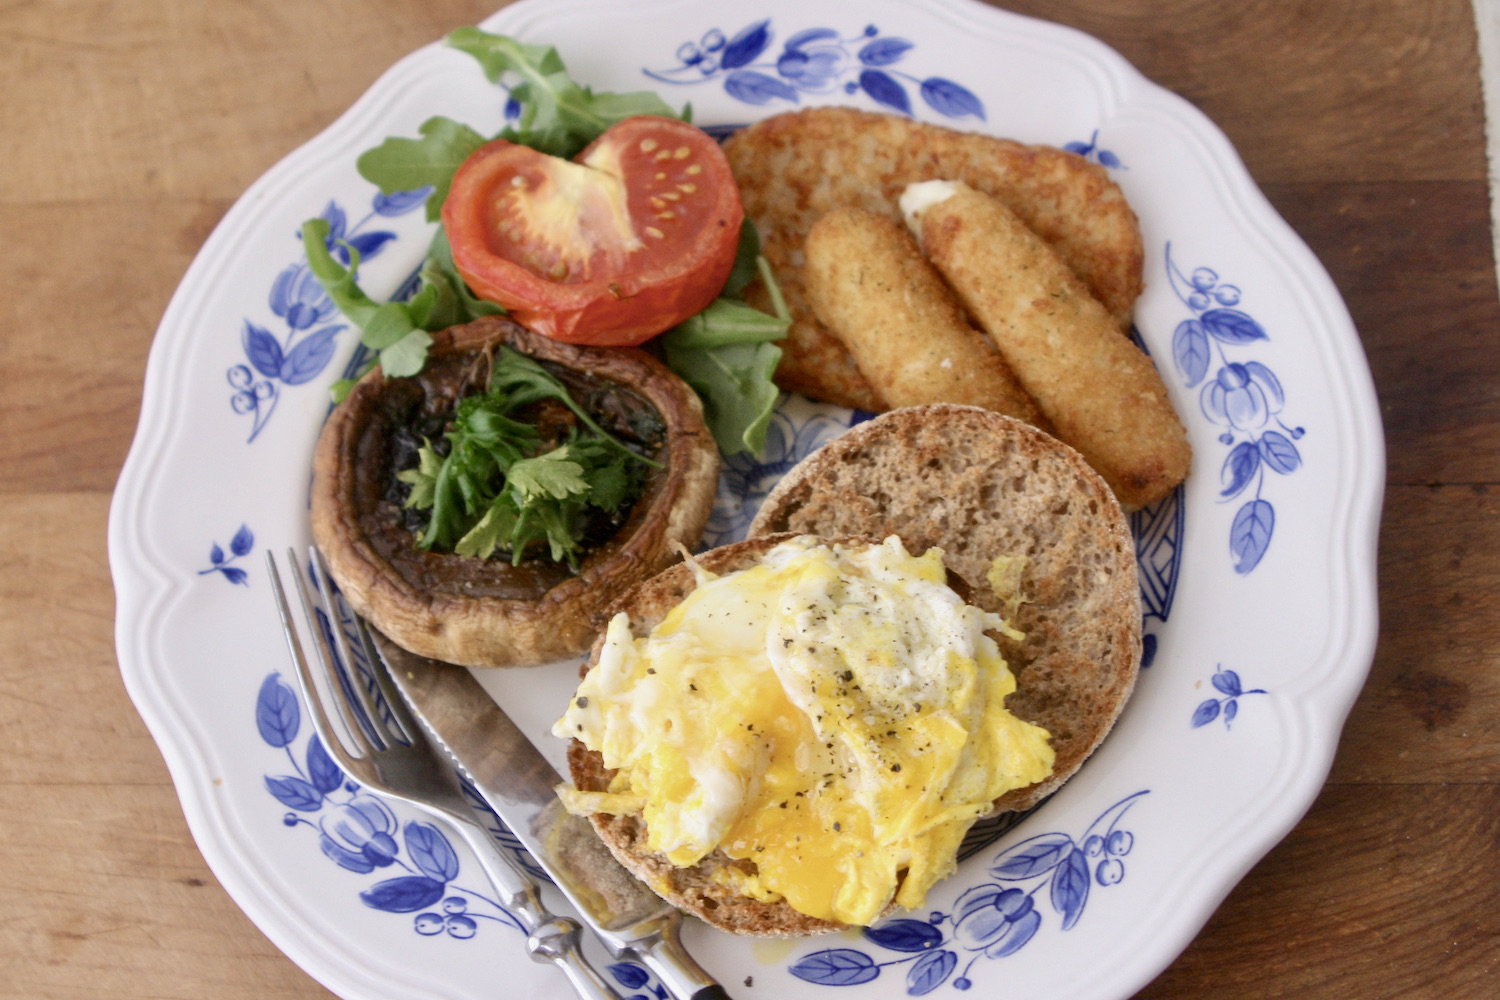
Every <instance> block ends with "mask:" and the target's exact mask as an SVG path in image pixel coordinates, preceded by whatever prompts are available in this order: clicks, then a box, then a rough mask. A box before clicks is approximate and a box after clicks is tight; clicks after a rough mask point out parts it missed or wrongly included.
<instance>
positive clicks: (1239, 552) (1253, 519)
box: [1229, 500, 1276, 574]
mask: <svg viewBox="0 0 1500 1000" xmlns="http://www.w3.org/2000/svg"><path fill="white" fill-rule="evenodd" d="M1275 527H1276V511H1275V510H1274V509H1273V508H1272V507H1271V505H1270V503H1269V502H1267V501H1265V500H1251V501H1250V502H1249V503H1247V504H1245V506H1243V507H1241V508H1240V510H1239V513H1237V514H1235V515H1234V523H1233V524H1232V525H1230V526H1229V552H1230V554H1231V555H1233V556H1234V571H1235V572H1236V573H1240V574H1245V573H1248V572H1250V571H1251V570H1252V569H1254V568H1255V567H1256V566H1257V565H1258V564H1259V563H1260V560H1261V557H1262V556H1264V555H1265V554H1266V549H1267V548H1268V547H1270V544H1271V532H1272V531H1273V530H1274V529H1275Z"/></svg>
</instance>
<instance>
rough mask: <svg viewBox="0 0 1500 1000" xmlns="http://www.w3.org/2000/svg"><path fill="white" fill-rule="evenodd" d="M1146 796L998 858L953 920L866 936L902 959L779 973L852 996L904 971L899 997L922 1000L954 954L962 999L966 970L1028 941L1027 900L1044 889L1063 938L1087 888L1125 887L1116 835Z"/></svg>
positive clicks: (857, 954)
mask: <svg viewBox="0 0 1500 1000" xmlns="http://www.w3.org/2000/svg"><path fill="white" fill-rule="evenodd" d="M1149 791H1150V790H1149V789H1145V790H1142V791H1139V792H1136V793H1134V794H1133V795H1127V796H1126V797H1125V798H1123V799H1121V800H1120V801H1118V802H1116V803H1115V804H1114V805H1112V806H1110V807H1109V808H1108V809H1106V810H1104V812H1102V813H1100V814H1099V818H1098V819H1096V820H1094V822H1093V823H1091V824H1090V825H1089V828H1088V829H1087V830H1085V831H1084V832H1083V835H1082V836H1081V837H1078V838H1077V839H1074V838H1073V837H1071V836H1069V835H1068V834H1066V833H1042V834H1037V835H1036V836H1034V837H1029V838H1027V839H1026V840H1023V841H1021V842H1020V843H1018V844H1013V845H1012V846H1010V847H1008V848H1006V849H1005V850H1003V851H1001V852H1000V853H999V854H997V855H995V857H994V859H993V860H992V862H991V864H990V867H989V873H990V874H991V875H993V876H994V877H995V878H996V879H997V881H995V882H984V883H981V884H979V885H975V886H973V887H971V888H969V889H968V890H966V891H965V892H964V893H963V895H961V896H959V897H958V899H957V901H956V902H955V903H954V907H953V910H952V912H949V913H944V912H942V911H940V910H934V911H933V912H932V913H931V914H930V915H929V916H928V918H927V919H926V920H917V919H913V918H911V917H898V918H896V919H893V920H887V921H885V922H884V923H881V924H878V925H876V926H874V927H869V928H866V929H865V931H864V936H865V939H866V940H868V941H870V942H871V943H873V944H876V945H878V946H879V947H881V948H884V949H886V950H887V951H893V952H897V953H899V954H901V955H902V956H904V957H901V958H890V959H887V960H885V961H879V960H877V959H876V958H875V957H872V956H871V955H870V953H869V952H867V951H863V950H861V949H859V948H824V949H822V950H820V951H815V952H811V953H809V954H807V955H804V956H802V957H801V958H799V959H797V960H796V961H795V962H793V963H792V964H791V965H790V966H788V968H787V971H788V972H790V973H791V974H792V975H794V976H796V977H797V978H798V979H803V980H806V981H807V982H810V983H816V984H818V985H819V986H858V985H860V984H862V983H868V982H870V981H871V980H873V979H876V978H878V977H879V976H880V972H881V970H882V969H884V968H887V967H889V966H897V965H903V964H905V963H907V962H911V963H912V964H911V965H910V967H908V968H907V970H906V992H907V994H908V995H909V996H914V997H915V996H923V995H924V994H927V993H931V992H932V991H933V990H935V989H937V988H938V987H939V986H941V985H943V983H945V982H947V981H948V978H949V977H950V976H952V975H953V973H954V971H955V970H956V969H957V968H958V965H959V962H960V961H961V960H962V958H961V956H960V955H959V949H960V948H961V949H963V950H964V951H967V952H969V953H970V957H969V959H968V961H967V962H966V963H965V965H964V967H963V971H962V972H961V973H959V975H958V977H957V978H955V979H954V980H953V982H952V985H953V987H954V988H955V989H959V990H967V989H968V988H969V987H970V986H972V985H973V983H972V981H971V980H970V979H969V978H968V973H969V970H970V969H972V968H973V966H974V963H975V962H977V961H979V959H980V958H988V959H1001V958H1005V957H1007V956H1009V955H1014V954H1015V953H1016V952H1018V951H1020V950H1021V949H1022V948H1024V947H1025V946H1026V944H1027V943H1028V942H1029V941H1031V939H1032V938H1033V937H1035V936H1036V933H1037V931H1038V930H1040V929H1041V926H1042V911H1041V910H1040V909H1038V906H1037V903H1036V901H1035V899H1036V896H1037V895H1038V894H1039V893H1040V892H1041V890H1042V889H1044V888H1045V889H1046V890H1047V899H1048V902H1049V904H1050V905H1051V907H1052V910H1053V912H1055V913H1056V914H1057V916H1058V918H1059V924H1058V926H1059V927H1060V929H1062V930H1065V931H1066V930H1071V929H1072V928H1073V927H1074V925H1076V924H1077V923H1078V921H1079V919H1080V918H1081V917H1082V916H1083V910H1084V907H1085V906H1086V905H1087V904H1088V900H1089V891H1090V888H1091V886H1093V885H1096V884H1097V885H1099V886H1101V887H1108V886H1112V885H1117V884H1118V883H1119V882H1120V881H1121V880H1122V879H1123V878H1124V877H1125V862H1124V858H1125V856H1126V855H1127V854H1129V853H1130V851H1131V848H1132V847H1134V846H1135V835H1134V834H1133V833H1131V832H1130V831H1129V830H1125V829H1123V828H1121V826H1120V821H1121V820H1122V819H1123V818H1124V816H1125V813H1126V812H1127V811H1129V809H1130V807H1131V806H1133V805H1135V804H1136V803H1137V802H1138V801H1140V799H1141V798H1142V797H1143V796H1145V795H1147V794H1148V793H1149ZM1002 883H1010V884H1008V885H1006V884H1002ZM945 925H946V927H947V929H946V930H945V929H944V928H945Z"/></svg>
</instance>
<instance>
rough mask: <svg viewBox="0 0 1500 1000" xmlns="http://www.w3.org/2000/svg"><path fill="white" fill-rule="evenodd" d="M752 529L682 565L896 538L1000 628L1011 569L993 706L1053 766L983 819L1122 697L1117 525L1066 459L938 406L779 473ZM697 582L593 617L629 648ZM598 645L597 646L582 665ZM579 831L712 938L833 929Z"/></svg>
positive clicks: (653, 587) (742, 562)
mask: <svg viewBox="0 0 1500 1000" xmlns="http://www.w3.org/2000/svg"><path fill="white" fill-rule="evenodd" d="M750 534H751V537H750V538H749V539H747V540H745V541H743V542H737V543H735V544H733V545H726V546H723V547H721V548H717V549H713V550H710V551H708V552H704V553H702V554H700V555H698V556H696V557H695V560H696V562H697V563H698V564H699V565H700V566H702V567H703V568H704V569H707V570H709V571H711V572H713V573H718V574H723V573H727V572H731V571H733V570H737V569H744V568H747V567H749V566H752V565H754V564H755V563H756V562H758V561H759V560H760V558H761V557H762V556H763V554H764V553H765V552H767V551H768V550H769V549H771V548H772V547H774V546H775V545H777V544H779V543H781V542H783V541H785V540H786V539H788V538H791V537H795V536H796V535H800V534H814V535H818V536H820V537H822V538H823V539H825V540H827V541H832V542H850V541H876V540H879V539H881V538H884V537H887V536H888V535H891V534H895V535H899V536H900V537H901V539H902V540H903V542H904V543H905V544H906V546H907V549H908V550H909V551H911V552H913V553H921V552H924V551H926V549H928V548H929V547H931V546H934V545H936V546H940V547H941V548H942V549H943V550H944V561H945V563H946V565H947V567H948V569H949V572H950V579H951V580H952V582H953V583H954V585H955V589H956V590H958V591H959V593H960V594H961V596H963V597H964V599H965V600H967V601H969V602H970V603H973V604H975V605H977V606H979V607H982V608H985V609H986V610H990V611H994V612H996V613H999V614H1002V615H1007V617H1010V616H1009V615H1008V614H1007V612H1008V611H1009V610H1010V604H1009V602H1008V601H1007V600H1006V598H1005V597H1004V596H1002V595H999V594H997V593H996V592H995V589H994V587H993V586H992V585H991V584H990V582H989V580H988V579H987V577H988V574H989V571H990V568H991V565H992V564H993V561H994V559H995V557H996V556H1002V555H1003V556H1011V557H1015V556H1024V557H1025V560H1026V562H1025V569H1024V572H1023V573H1022V574H1021V577H1020V587H1021V594H1022V597H1023V598H1024V603H1022V604H1021V605H1020V610H1019V613H1017V614H1015V615H1014V617H1013V619H1012V621H1013V624H1015V625H1016V626H1017V627H1019V628H1020V629H1021V630H1022V631H1024V632H1025V633H1026V639H1025V641H1024V642H1019V643H1018V642H1014V641H1011V640H1007V639H1004V638H1003V637H1000V641H1001V644H1002V648H1003V649H1004V652H1005V656H1006V659H1007V661H1008V662H1009V663H1010V665H1011V668H1012V670H1013V671H1014V672H1015V674H1016V678H1017V685H1018V687H1017V690H1016V692H1015V693H1014V694H1012V695H1011V696H1010V697H1008V698H1007V699H1006V707H1007V708H1009V709H1010V710H1011V711H1012V712H1014V713H1015V714H1016V715H1017V716H1019V717H1020V718H1023V719H1026V720H1028V721H1030V722H1035V723H1037V724H1038V725H1041V726H1043V727H1045V728H1046V729H1047V730H1048V731H1049V733H1051V735H1052V746H1053V749H1054V750H1055V751H1056V754H1057V758H1056V765H1055V768H1054V771H1053V774H1052V776H1051V777H1050V778H1048V779H1047V780H1046V781H1043V782H1040V783H1038V784H1035V785H1032V786H1030V787H1028V788H1022V789H1016V790H1015V791H1013V792H1010V793H1008V794H1006V795H1004V796H1002V797H1001V798H1000V799H999V800H997V801H996V803H995V806H996V811H1004V810H1019V809H1027V808H1030V807H1031V806H1033V805H1035V804H1036V803H1037V802H1039V801H1041V799H1042V798H1044V797H1045V796H1046V795H1048V794H1050V793H1051V792H1052V791H1054V790H1055V789H1056V788H1057V787H1058V786H1059V785H1061V784H1062V782H1063V781H1065V780H1067V778H1068V777H1070V776H1071V775H1072V774H1073V773H1075V772H1076V771H1077V770H1078V768H1079V766H1080V765H1081V764H1082V763H1083V760H1084V758H1086V757H1087V756H1088V755H1089V753H1091V752H1092V751H1093V749H1094V748H1095V747H1097V746H1098V745H1099V742H1100V741H1101V740H1103V739H1104V736H1105V734H1106V733H1108V732H1109V729H1110V727H1111V726H1112V725H1113V724H1114V721H1115V719H1116V717H1117V716H1118V715H1119V712H1120V709H1121V707H1122V706H1123V705H1124V703H1125V699H1126V698H1127V697H1128V696H1129V694H1130V691H1131V688H1132V687H1133V686H1134V683H1135V676H1136V672H1137V669H1138V668H1139V666H1140V651H1141V632H1140V627H1141V613H1140V594H1139V590H1138V584H1137V581H1136V563H1135V554H1134V545H1133V543H1132V541H1131V537H1130V532H1129V528H1128V525H1127V524H1126V522H1125V517H1124V514H1123V513H1122V511H1121V510H1120V506H1119V503H1118V502H1117V501H1116V500H1115V498H1114V495H1113V494H1112V493H1111V492H1110V490H1109V488H1108V486H1106V485H1105V484H1104V481H1103V480H1102V479H1100V478H1099V476H1098V474H1097V473H1095V472H1094V471H1093V470H1092V469H1090V468H1089V467H1088V465H1087V463H1085V462H1084V461H1083V459H1082V457H1081V456H1080V455H1078V453H1077V452H1075V451H1073V450H1072V449H1071V448H1068V447H1067V446H1066V445H1063V444H1061V443H1060V442H1058V441H1057V440H1055V439H1054V438H1052V437H1049V436H1048V435H1046V434H1044V433H1042V432H1041V431H1038V430H1035V429H1034V428H1031V427H1028V426H1027V425H1025V424H1023V423H1021V422H1020V421H1017V420H1012V419H1011V418H1009V417H1004V416H1001V415H1000V414H997V413H992V412H990V411H987V410H981V409H978V408H976V407H966V406H954V405H950V404H936V405H933V406H922V407H909V408H906V409H901V410H893V411H891V412H890V413H888V414H885V415H883V416H881V417H878V418H876V419H875V420H871V421H869V422H867V423H864V424H861V425H859V426H858V427H856V428H854V429H853V430H851V431H849V432H848V433H847V434H845V435H843V436H842V437H840V438H837V439H835V440H833V441H831V442H830V443H829V444H827V445H825V446H824V447H823V448H822V449H820V450H819V451H817V452H815V453H814V454H812V455H811V456H809V457H808V458H807V459H805V460H804V461H803V462H802V463H800V464H799V465H798V466H796V467H795V468H793V469H792V470H791V472H789V473H788V474H787V476H786V477H785V478H784V479H783V480H782V481H781V483H780V484H779V485H778V486H777V487H776V488H775V489H774V490H772V491H771V493H770V495H769V496H767V497H766V500H765V503H764V504H763V505H762V507H761V510H760V514H759V516H757V518H756V519H755V522H754V523H753V524H752V526H751V529H750ZM954 577H956V578H957V579H953V578H954ZM694 586H695V577H694V575H693V570H692V567H691V566H689V565H688V564H686V563H681V564H678V565H675V566H672V567H671V568H669V569H667V570H664V571H663V572H661V573H659V574H657V575H656V576H654V577H652V578H650V579H649V580H646V581H643V582H642V583H639V584H637V585H636V586H635V587H633V588H632V589H631V590H630V591H628V592H627V593H625V594H624V595H623V596H622V597H621V598H620V600H619V601H617V602H616V603H615V604H614V605H613V606H612V607H611V608H610V609H608V611H607V612H606V614H607V615H610V616H612V615H613V614H615V613H617V612H621V611H623V612H625V613H626V614H628V615H629V617H630V626H631V631H632V632H633V633H634V634H635V635H637V636H642V635H645V634H646V633H648V632H649V631H650V630H651V629H652V627H654V626H655V625H656V624H657V623H658V622H660V621H661V620H662V618H664V617H665V616H666V614H667V612H669V611H670V610H671V609H672V608H673V607H675V606H676V605H677V604H678V603H680V602H681V601H682V599H683V598H684V597H686V596H687V594H689V593H690V592H691V591H692V590H693V588H694ZM605 624H606V621H605V620H603V619H601V620H600V621H598V622H596V628H597V629H598V630H599V631H600V632H601V633H602V631H603V629H604V626H605ZM602 643H603V638H602V636H601V638H600V639H598V640H596V641H595V644H594V650H593V655H592V656H591V657H590V663H589V665H592V663H593V662H595V661H597V659H598V656H599V651H600V649H601V647H602ZM589 665H585V666H584V667H583V668H582V670H583V672H586V671H587V669H588V666H589ZM568 763H569V765H570V768H571V771H572V777H573V782H574V784H575V785H576V786H577V787H578V788H580V789H583V790H586V791H603V790H605V789H606V788H607V787H608V784H609V780H610V778H611V777H612V776H613V772H611V771H609V770H608V769H606V768H605V767H604V762H603V758H602V757H601V756H600V755H599V754H598V753H596V752H594V751H592V750H589V749H588V748H587V747H585V746H584V745H583V744H582V743H579V742H577V741H574V742H573V744H572V745H571V747H570V748H569V752H568ZM591 819H592V822H593V825H594V828H595V829H596V830H597V831H598V833H599V836H600V838H601V839H602V840H603V841H604V842H605V843H606V844H607V845H608V846H609V848H610V850H611V851H612V852H613V853H614V855H615V856H616V857H617V858H618V859H619V860H620V863H621V864H623V865H624V866H625V867H626V868H627V869H628V870H630V871H631V872H632V873H633V874H635V875H636V876H637V877H638V878H640V879H641V880H642V881H644V882H645V883H646V884H647V885H649V886H651V888H652V889H654V890H655V891H656V892H657V893H658V894H660V895H661V896H663V897H664V898H666V899H667V900H669V901H670V902H671V903H672V904H673V905H675V906H677V907H679V908H680V909H683V910H685V911H687V912H689V913H692V914H694V915H695V916H697V917H699V918H701V919H702V920H704V921H705V922H707V923H709V924H711V925H713V926H715V927H717V928H719V929H721V930H724V931H728V932H729V933H732V934H741V935H751V936H781V937H786V936H803V935H810V934H821V933H826V932H829V931H834V930H839V929H841V925H839V924H836V923H832V922H830V921H826V920H819V919H816V918H814V917H809V916H806V915H805V914H802V913H798V912H797V911H796V910H793V909H792V908H791V907H790V906H789V905H787V904H786V903H784V902H777V903H766V902H761V901H759V900H755V899H752V898H749V897H747V896H742V895H740V894H738V893H736V892H735V891H734V890H733V889H732V888H730V887H729V886H727V885H725V884H723V883H721V882H718V881H715V880H714V872H715V871H716V870H718V869H719V868H723V867H725V866H738V867H740V868H742V870H745V871H747V872H753V870H754V868H753V863H752V862H748V861H740V860H735V859H731V858H729V857H728V856H727V855H725V854H723V853H722V852H718V851H715V852H714V853H712V854H710V855H709V856H708V857H707V858H705V859H704V860H703V861H702V862H700V863H699V864H698V865H696V866H694V867H692V868H677V867H674V866H673V865H672V864H670V863H669V862H668V861H667V860H666V858H664V857H662V856H661V855H659V854H656V853H654V852H652V851H650V850H649V849H648V848H647V847H646V830H645V826H644V824H643V822H642V821H641V819H640V818H639V817H636V816H614V815H609V814H605V813H599V814H595V815H594V816H593V817H591Z"/></svg>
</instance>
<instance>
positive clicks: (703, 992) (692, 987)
mask: <svg viewBox="0 0 1500 1000" xmlns="http://www.w3.org/2000/svg"><path fill="white" fill-rule="evenodd" d="M681 927H682V914H680V913H678V912H677V911H675V910H674V911H672V913H671V915H670V916H668V917H667V918H666V919H665V920H664V921H662V923H661V926H660V927H658V928H657V929H656V932H655V933H654V934H652V935H651V936H650V938H648V939H646V940H642V941H637V942H635V943H634V944H633V945H631V947H630V951H631V952H633V953H634V955H635V957H636V958H638V959H640V961H641V962H642V964H644V965H645V966H646V967H647V968H648V969H650V970H651V971H652V972H654V973H656V978H657V979H660V980H661V982H662V985H663V986H665V987H666V988H667V991H668V992H669V993H671V994H672V996H674V997H676V998H677V1000H730V997H729V994H728V993H726V992H724V987H722V986H720V985H719V983H718V981H717V980H716V979H714V977H713V976H711V975H709V974H708V972H707V971H705V970H704V968H703V966H701V965H699V964H698V963H697V962H696V961H694V960H693V956H692V955H689V954H688V951H687V949H686V948H684V947H683V946H682V936H681Z"/></svg>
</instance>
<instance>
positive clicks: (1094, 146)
mask: <svg viewBox="0 0 1500 1000" xmlns="http://www.w3.org/2000/svg"><path fill="white" fill-rule="evenodd" d="M1063 149H1066V150H1067V151H1068V152H1070V153H1077V154H1078V155H1079V156H1081V157H1083V158H1084V159H1085V160H1088V161H1089V162H1090V163H1097V164H1099V165H1100V166H1101V167H1109V168H1110V169H1111V170H1129V169H1130V168H1129V167H1127V166H1125V164H1123V163H1121V162H1120V158H1119V157H1118V156H1116V155H1115V154H1114V153H1112V152H1110V151H1109V150H1107V149H1101V148H1099V130H1098V129H1094V134H1093V135H1091V136H1089V141H1088V142H1070V143H1068V144H1067V145H1065V146H1063Z"/></svg>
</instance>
